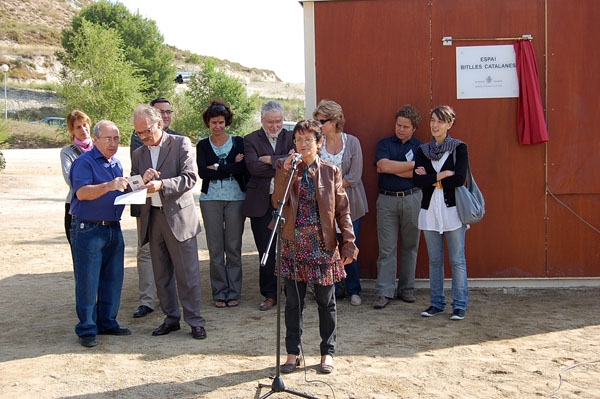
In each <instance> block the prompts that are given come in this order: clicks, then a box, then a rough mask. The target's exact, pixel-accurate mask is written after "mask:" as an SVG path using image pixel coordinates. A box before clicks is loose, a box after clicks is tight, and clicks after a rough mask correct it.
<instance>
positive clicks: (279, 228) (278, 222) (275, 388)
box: [258, 159, 317, 399]
mask: <svg viewBox="0 0 600 399" xmlns="http://www.w3.org/2000/svg"><path fill="white" fill-rule="evenodd" d="M296 163H297V161H296V160H295V159H292V168H291V169H290V177H289V179H288V181H287V186H286V187H285V192H284V193H283V198H282V199H280V200H279V201H277V203H278V204H279V208H278V209H277V210H276V211H274V212H273V215H274V217H275V226H274V227H273V231H271V237H270V238H269V244H268V245H267V248H266V250H265V252H264V253H263V257H262V259H261V261H260V266H261V267H263V266H264V265H265V264H266V263H267V259H268V258H269V250H270V249H271V245H272V244H273V240H274V238H275V234H277V246H276V247H275V250H276V256H275V264H276V265H277V323H276V325H277V328H276V330H277V339H276V342H277V344H276V345H277V347H276V351H275V352H276V358H275V377H273V383H272V384H271V385H270V386H271V390H270V391H269V392H267V393H266V394H264V395H263V396H261V397H260V399H264V398H268V397H269V396H271V395H272V394H274V393H279V392H287V393H290V394H292V395H296V396H300V397H302V398H308V399H317V398H316V397H314V396H310V395H307V394H304V393H300V392H296V391H292V390H290V389H287V388H286V387H285V384H284V383H283V379H282V378H281V371H280V369H279V367H280V356H281V250H282V233H283V224H284V223H285V219H284V218H283V217H282V216H281V214H282V212H283V204H285V201H286V198H287V196H288V194H289V191H290V187H291V185H292V179H293V178H294V172H295V171H296V169H297V167H296ZM268 386H269V385H266V384H260V383H259V384H258V389H259V390H260V389H261V388H265V387H268Z"/></svg>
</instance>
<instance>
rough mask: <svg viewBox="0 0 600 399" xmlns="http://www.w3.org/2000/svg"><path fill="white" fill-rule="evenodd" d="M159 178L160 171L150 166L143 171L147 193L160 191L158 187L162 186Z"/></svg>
mask: <svg viewBox="0 0 600 399" xmlns="http://www.w3.org/2000/svg"><path fill="white" fill-rule="evenodd" d="M159 178H160V172H159V171H157V170H155V169H152V168H148V169H147V170H146V171H145V172H144V176H143V179H144V183H145V186H144V188H147V189H148V193H155V192H157V191H160V189H161V188H162V185H163V183H162V181H161V180H158V179H159Z"/></svg>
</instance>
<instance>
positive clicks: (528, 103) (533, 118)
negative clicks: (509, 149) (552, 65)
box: [514, 40, 548, 144]
mask: <svg viewBox="0 0 600 399" xmlns="http://www.w3.org/2000/svg"><path fill="white" fill-rule="evenodd" d="M514 47H515V53H516V59H517V77H518V79H519V105H518V106H519V109H518V117H517V124H518V126H517V127H518V133H519V143H520V144H538V143H544V142H546V141H548V128H547V127H546V119H545V118H544V107H543V106H542V96H541V94H540V86H539V80H538V71H537V62H536V60H535V52H534V51H533V45H532V44H531V40H517V41H515V43H514Z"/></svg>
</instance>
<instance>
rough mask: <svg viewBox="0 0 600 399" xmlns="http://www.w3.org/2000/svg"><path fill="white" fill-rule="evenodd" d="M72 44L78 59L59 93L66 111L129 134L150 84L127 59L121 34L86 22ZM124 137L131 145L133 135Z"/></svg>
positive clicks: (65, 74)
mask: <svg viewBox="0 0 600 399" xmlns="http://www.w3.org/2000/svg"><path fill="white" fill-rule="evenodd" d="M72 44H73V54H74V57H72V58H69V59H68V62H67V63H66V64H65V65H64V68H63V70H62V72H61V83H62V86H61V88H60V89H59V94H60V96H61V98H62V100H63V102H64V105H65V109H66V110H69V111H70V110H72V109H81V110H82V111H84V112H85V113H87V114H88V115H89V116H90V118H92V121H94V123H95V122H98V121H99V120H100V119H109V120H111V121H113V122H115V123H116V124H117V126H118V127H119V130H121V132H122V133H124V132H128V131H129V130H131V122H130V119H131V114H132V110H133V109H134V108H135V106H136V105H137V104H139V103H142V102H144V94H143V92H142V90H143V89H144V88H145V85H146V83H145V81H144V78H143V77H141V76H139V75H138V74H137V73H136V72H137V70H136V68H135V66H134V65H133V63H132V62H130V61H127V60H126V59H125V55H124V54H123V50H121V48H122V47H121V39H120V37H119V34H118V33H117V32H115V31H114V30H113V29H107V28H105V27H102V26H100V25H97V24H93V23H91V22H88V21H82V23H81V28H80V29H79V30H78V34H77V35H75V36H73V37H72ZM122 136H123V138H124V141H125V142H128V140H129V134H122Z"/></svg>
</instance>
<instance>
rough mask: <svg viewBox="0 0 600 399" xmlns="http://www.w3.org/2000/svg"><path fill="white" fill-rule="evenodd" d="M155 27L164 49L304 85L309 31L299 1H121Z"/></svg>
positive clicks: (120, 0)
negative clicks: (265, 71)
mask: <svg viewBox="0 0 600 399" xmlns="http://www.w3.org/2000/svg"><path fill="white" fill-rule="evenodd" d="M119 2H120V3H122V4H124V5H125V6H126V7H127V8H128V9H129V10H130V11H131V12H132V13H135V12H139V13H140V15H142V16H144V17H146V18H149V19H153V20H154V21H156V24H157V26H158V29H159V30H160V32H161V33H162V35H163V36H164V38H165V43H167V44H169V45H172V46H175V47H177V48H179V49H182V50H190V51H192V52H193V53H196V54H199V55H208V56H212V57H216V58H221V59H226V60H229V61H233V62H237V63H240V64H242V65H244V66H246V67H251V68H263V69H269V70H272V71H274V72H275V73H276V74H277V76H279V77H280V78H281V79H282V80H283V81H284V82H290V83H301V82H304V30H303V29H304V28H303V12H302V6H301V5H300V3H299V2H298V1H297V0H119Z"/></svg>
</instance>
